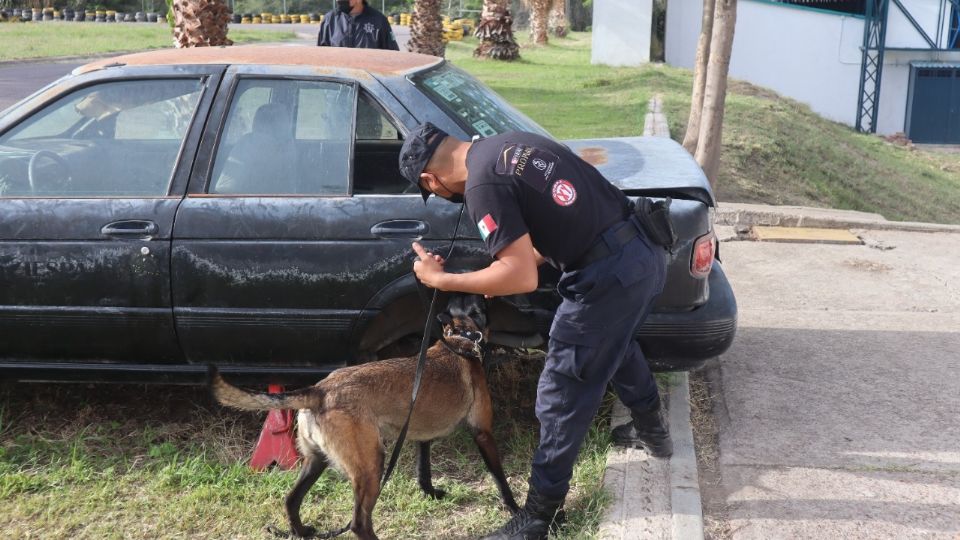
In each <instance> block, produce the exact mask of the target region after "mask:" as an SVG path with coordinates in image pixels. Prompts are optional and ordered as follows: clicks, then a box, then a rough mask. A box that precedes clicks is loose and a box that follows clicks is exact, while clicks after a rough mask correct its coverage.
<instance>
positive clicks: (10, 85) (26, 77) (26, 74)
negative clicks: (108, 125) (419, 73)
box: [0, 24, 410, 111]
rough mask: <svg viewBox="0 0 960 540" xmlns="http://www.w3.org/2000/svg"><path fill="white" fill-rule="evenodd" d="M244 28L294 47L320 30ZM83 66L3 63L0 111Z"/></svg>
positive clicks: (402, 41) (399, 33) (402, 30)
mask: <svg viewBox="0 0 960 540" xmlns="http://www.w3.org/2000/svg"><path fill="white" fill-rule="evenodd" d="M241 26H242V28H243V29H244V30H248V29H249V30H288V31H289V30H292V31H293V32H296V34H297V35H298V36H299V37H300V40H299V41H294V42H289V44H290V45H291V46H297V45H310V46H312V45H314V44H316V39H317V37H316V36H317V31H318V30H319V28H320V27H319V26H318V25H315V24H244V25H241ZM394 34H395V35H396V38H397V42H398V44H399V45H400V50H406V45H407V41H409V39H410V28H409V27H407V26H395V27H394ZM84 63H86V62H84V61H82V60H71V61H67V62H50V61H46V62H25V63H7V64H0V111H2V110H3V109H6V108H7V107H9V106H11V105H13V104H14V103H16V102H17V101H20V100H21V99H23V98H25V97H27V96H29V95H30V94H32V93H33V92H34V91H36V90H38V89H40V88H42V87H43V86H44V85H46V84H47V83H49V82H52V81H55V80H57V79H58V78H60V77H62V76H64V75H66V74H68V73H70V71H72V70H73V68H75V67H77V66H80V65H83V64H84Z"/></svg>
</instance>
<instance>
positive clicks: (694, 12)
mask: <svg viewBox="0 0 960 540" xmlns="http://www.w3.org/2000/svg"><path fill="white" fill-rule="evenodd" d="M787 2H791V3H787ZM867 2H870V3H872V4H873V5H872V6H870V7H869V9H868V8H867V6H866V4H867ZM874 6H875V7H876V8H877V9H874ZM901 6H902V7H901ZM824 8H833V9H837V10H842V11H833V10H831V9H824ZM883 9H886V10H887V16H886V17H885V18H884V17H883V16H882V13H883ZM701 10H702V0H669V1H668V5H667V24H666V40H665V41H666V44H665V47H666V62H667V63H668V64H671V65H674V66H682V67H687V68H692V67H693V63H694V57H695V55H696V50H697V39H698V38H699V35H700V22H701V16H702V13H701ZM878 14H879V15H878ZM865 30H872V32H870V33H868V34H867V35H865ZM883 30H885V35H884V32H883ZM958 34H960V0H900V2H899V3H898V2H896V0H893V1H891V0H835V1H831V0H786V1H773V0H740V1H739V3H738V8H737V28H736V34H735V38H734V44H733V55H732V58H731V62H730V76H731V77H734V78H737V79H742V80H746V81H749V82H751V83H754V84H756V85H759V86H764V87H767V88H771V89H773V90H776V91H777V92H779V93H780V94H783V95H785V96H789V97H792V98H794V99H796V100H798V101H801V102H803V103H806V104H808V105H810V107H811V108H812V109H813V110H814V111H816V112H817V113H819V114H821V115H822V116H824V117H826V118H829V119H832V120H836V121H838V122H843V123H845V124H848V125H850V126H858V122H857V119H858V115H859V117H860V120H861V121H860V125H859V126H858V127H860V128H861V129H863V130H864V131H876V132H878V133H882V134H890V133H896V132H904V133H906V134H907V135H908V136H909V137H910V138H911V139H913V140H915V141H916V142H930V143H954V144H958V143H960V35H958ZM865 43H869V44H870V46H869V47H868V53H869V57H870V59H876V58H882V70H877V69H875V67H871V65H870V62H866V63H865V62H864V54H863V49H864V44H865ZM865 64H866V67H864V65H865ZM875 65H876V64H874V66H875ZM878 71H879V80H880V85H879V102H878V103H879V105H878V106H877V107H876V108H875V111H874V107H873V106H872V104H873V103H874V99H873V98H874V97H875V93H874V84H873V82H872V81H873V80H874V78H875V77H876V76H877V74H878V73H877V72H878ZM861 80H864V88H863V89H861ZM874 118H875V123H874V121H873V119H874Z"/></svg>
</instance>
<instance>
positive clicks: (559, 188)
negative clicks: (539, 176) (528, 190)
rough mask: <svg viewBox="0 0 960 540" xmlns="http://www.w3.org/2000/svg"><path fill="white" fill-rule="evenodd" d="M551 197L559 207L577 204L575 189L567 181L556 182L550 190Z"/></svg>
mask: <svg viewBox="0 0 960 540" xmlns="http://www.w3.org/2000/svg"><path fill="white" fill-rule="evenodd" d="M550 193H551V194H552V195H553V202H555V203H557V204H558V205H560V206H570V205H571V204H573V203H575V202H577V189H576V188H575V187H573V184H571V183H570V182H569V181H567V180H563V179H560V180H557V181H556V182H554V183H553V188H551V189H550Z"/></svg>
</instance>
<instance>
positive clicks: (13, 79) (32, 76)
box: [0, 61, 83, 111]
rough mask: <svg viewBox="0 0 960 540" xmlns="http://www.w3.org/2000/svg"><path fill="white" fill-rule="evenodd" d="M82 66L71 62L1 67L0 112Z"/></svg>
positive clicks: (79, 63) (3, 65)
mask: <svg viewBox="0 0 960 540" xmlns="http://www.w3.org/2000/svg"><path fill="white" fill-rule="evenodd" d="M81 64H83V62H77V61H71V62H37V63H24V64H2V65H0V111H2V110H3V109H6V108H7V107H9V106H10V105H13V104H14V103H16V102H18V101H20V100H21V99H23V98H25V97H27V96H29V95H30V94H32V93H33V92H35V91H36V90H39V89H40V88H42V87H43V86H44V85H46V84H47V83H49V82H51V81H55V80H57V79H59V78H60V77H62V76H64V75H66V74H67V73H70V71H71V70H73V68H75V67H77V66H79V65H81Z"/></svg>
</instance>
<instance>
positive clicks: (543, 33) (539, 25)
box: [524, 0, 553, 45]
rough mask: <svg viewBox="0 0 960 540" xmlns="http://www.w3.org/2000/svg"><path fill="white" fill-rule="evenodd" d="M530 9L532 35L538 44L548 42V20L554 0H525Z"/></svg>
mask: <svg viewBox="0 0 960 540" xmlns="http://www.w3.org/2000/svg"><path fill="white" fill-rule="evenodd" d="M524 3H526V5H527V7H528V8H529V9H530V37H531V39H533V42H534V43H536V44H537V45H546V44H547V41H548V40H547V26H548V24H547V22H548V19H549V18H550V7H551V5H552V4H553V0H524Z"/></svg>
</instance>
